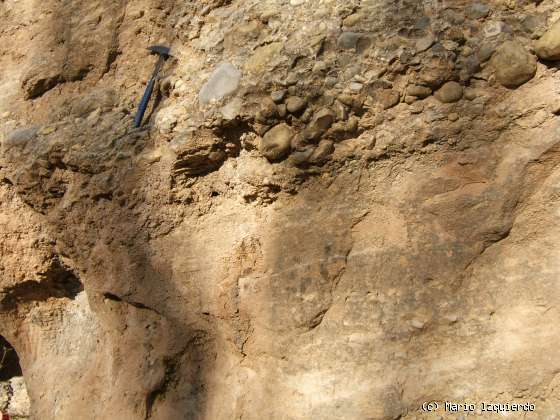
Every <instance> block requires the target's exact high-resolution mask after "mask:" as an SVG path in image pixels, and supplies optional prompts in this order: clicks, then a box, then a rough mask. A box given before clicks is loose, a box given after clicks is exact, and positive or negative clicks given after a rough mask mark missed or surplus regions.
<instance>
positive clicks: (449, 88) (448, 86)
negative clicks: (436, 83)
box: [434, 82, 463, 103]
mask: <svg viewBox="0 0 560 420" xmlns="http://www.w3.org/2000/svg"><path fill="white" fill-rule="evenodd" d="M434 96H435V97H436V99H438V100H439V101H440V102H443V103H452V102H457V101H458V100H459V99H461V97H462V96H463V87H462V86H461V85H460V84H459V83H457V82H447V83H445V84H444V85H443V86H442V87H441V88H439V89H438V91H437V92H436V93H435V94H434Z"/></svg>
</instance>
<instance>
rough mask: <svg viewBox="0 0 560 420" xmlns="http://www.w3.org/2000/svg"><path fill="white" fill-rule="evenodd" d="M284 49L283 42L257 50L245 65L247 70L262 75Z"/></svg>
mask: <svg viewBox="0 0 560 420" xmlns="http://www.w3.org/2000/svg"><path fill="white" fill-rule="evenodd" d="M282 48H283V44H282V43H281V42H273V43H271V44H268V45H264V46H262V47H259V48H257V49H256V50H255V52H254V53H253V55H252V56H251V58H249V60H247V62H246V63H245V70H246V71H248V72H250V73H262V72H263V71H265V70H266V69H267V67H268V65H269V63H270V62H271V61H272V60H273V59H274V58H275V57H277V56H278V54H279V53H280V51H281V50H282Z"/></svg>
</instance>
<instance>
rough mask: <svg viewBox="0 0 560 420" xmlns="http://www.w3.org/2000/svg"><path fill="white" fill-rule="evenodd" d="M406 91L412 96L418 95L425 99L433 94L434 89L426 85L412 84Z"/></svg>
mask: <svg viewBox="0 0 560 420" xmlns="http://www.w3.org/2000/svg"><path fill="white" fill-rule="evenodd" d="M406 93H407V94H408V95H412V96H416V97H418V98H420V99H424V98H427V97H428V96H430V95H431V94H432V89H430V88H429V87H425V86H419V85H410V86H409V87H408V88H407V90H406Z"/></svg>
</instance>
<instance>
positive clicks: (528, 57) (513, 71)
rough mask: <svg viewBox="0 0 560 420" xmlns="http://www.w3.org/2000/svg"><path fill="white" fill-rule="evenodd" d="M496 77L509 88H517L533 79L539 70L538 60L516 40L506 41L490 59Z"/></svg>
mask: <svg viewBox="0 0 560 420" xmlns="http://www.w3.org/2000/svg"><path fill="white" fill-rule="evenodd" d="M490 63H491V64H492V66H493V67H494V70H495V71H496V79H497V80H498V82H500V84H502V85H503V86H505V87H508V88H516V87H518V86H520V85H522V84H523V83H526V82H528V81H529V80H531V79H532V78H533V77H534V76H535V73H536V71H537V60H536V58H535V56H534V55H532V54H530V53H529V52H528V51H527V50H526V49H525V47H523V45H521V44H520V43H518V42H516V41H506V42H504V43H503V44H502V45H501V46H500V47H498V49H497V50H496V52H495V53H494V55H493V56H492V59H491V60H490Z"/></svg>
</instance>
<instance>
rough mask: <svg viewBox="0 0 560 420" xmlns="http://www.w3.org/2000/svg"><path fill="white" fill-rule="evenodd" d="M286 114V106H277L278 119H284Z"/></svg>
mask: <svg viewBox="0 0 560 420" xmlns="http://www.w3.org/2000/svg"><path fill="white" fill-rule="evenodd" d="M287 114H288V110H287V108H286V104H280V105H278V116H279V117H280V118H285V117H286V115H287Z"/></svg>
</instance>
